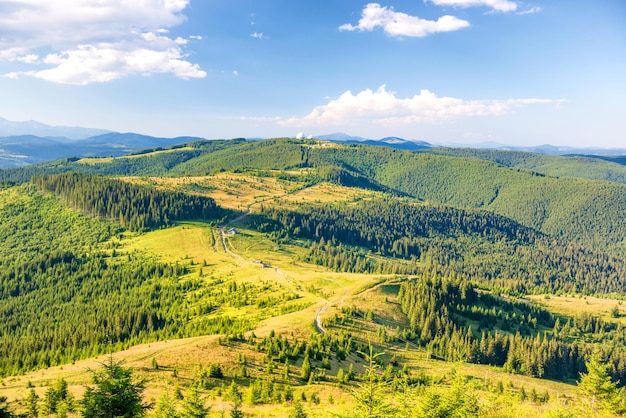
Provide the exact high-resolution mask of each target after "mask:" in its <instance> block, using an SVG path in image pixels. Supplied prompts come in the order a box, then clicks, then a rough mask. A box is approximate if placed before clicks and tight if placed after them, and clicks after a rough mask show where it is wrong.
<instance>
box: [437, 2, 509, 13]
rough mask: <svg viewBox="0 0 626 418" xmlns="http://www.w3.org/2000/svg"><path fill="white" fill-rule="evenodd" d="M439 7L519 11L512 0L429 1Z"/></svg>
mask: <svg viewBox="0 0 626 418" xmlns="http://www.w3.org/2000/svg"><path fill="white" fill-rule="evenodd" d="M428 1H430V2H432V3H434V4H436V5H437V6H455V7H474V6H486V7H491V8H492V9H493V10H496V11H498V12H514V11H516V10H517V2H514V1H510V0H428Z"/></svg>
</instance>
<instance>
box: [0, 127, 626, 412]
mask: <svg viewBox="0 0 626 418" xmlns="http://www.w3.org/2000/svg"><path fill="white" fill-rule="evenodd" d="M475 157H476V156H471V158H470V156H463V157H461V156H448V155H436V154H433V153H423V152H411V151H402V150H395V149H390V148H382V147H370V146H364V145H344V144H330V143H327V142H322V141H315V140H294V139H275V140H268V141H258V142H247V141H244V140H233V141H198V142H192V143H188V144H182V145H180V146H175V147H171V148H168V149H152V150H146V151H145V152H140V153H136V154H134V155H128V156H124V157H119V158H114V159H113V158H106V159H80V160H76V159H71V160H64V161H56V162H54V163H49V164H45V165H40V166H32V167H27V168H22V169H12V170H5V171H1V172H0V177H1V178H2V180H3V181H6V182H5V183H3V184H2V186H1V187H0V316H1V317H2V318H3V321H2V322H1V323H0V338H1V340H2V344H1V345H0V376H3V380H2V382H3V385H0V410H2V408H3V401H2V396H9V400H10V401H11V402H12V405H16V410H20V411H25V410H26V409H27V408H26V406H27V405H26V394H25V390H26V389H29V390H30V389H33V391H35V389H36V391H38V392H39V395H40V396H41V397H45V396H47V395H46V394H45V393H48V392H49V391H50V388H53V387H55V386H54V385H56V384H55V383H53V380H54V379H52V378H51V376H53V375H52V373H56V374H57V375H59V374H60V375H64V373H67V374H66V375H67V376H70V377H72V376H73V378H74V379H75V381H74V383H75V385H74V390H75V391H76V393H77V394H78V396H81V393H82V392H84V390H82V391H81V390H80V389H81V388H84V385H85V384H87V383H88V382H86V381H85V380H84V377H79V376H83V375H84V369H83V371H82V372H80V371H76V370H77V368H79V366H77V367H72V366H71V365H70V363H73V362H77V361H79V360H81V359H85V358H90V357H95V356H97V355H99V354H102V353H105V352H107V351H115V352H117V354H116V355H118V356H135V357H133V358H134V360H133V361H134V364H136V365H137V366H138V367H139V368H138V369H137V370H138V371H140V373H141V374H142V375H143V376H147V377H149V379H150V385H151V386H150V390H152V391H153V392H151V393H150V395H149V396H151V397H152V399H156V397H157V396H158V395H161V394H166V395H167V394H169V395H171V398H170V402H171V403H172V404H173V405H174V406H173V407H174V408H175V409H176V408H178V409H184V408H185V407H186V405H188V403H189V402H190V401H189V398H192V397H193V396H199V395H198V394H199V393H200V394H202V396H201V398H200V399H202V402H205V403H209V402H210V403H211V404H212V405H213V406H214V407H215V408H217V410H216V411H215V414H214V415H215V416H217V414H218V413H220V412H225V411H226V410H225V409H224V408H225V406H224V405H231V404H232V405H234V406H233V408H235V407H243V408H244V409H245V411H246V413H249V414H251V415H258V416H275V415H278V416H285V415H288V414H289V413H290V412H293V411H291V410H292V409H293V410H295V409H296V408H297V406H298V402H300V403H306V409H307V411H308V412H310V413H311V414H312V416H324V414H325V413H330V412H333V413H336V414H338V415H342V416H343V415H350V416H352V415H353V413H354V411H360V410H362V408H364V405H367V402H368V401H367V400H364V399H366V398H364V397H363V394H364V393H366V392H367V391H368V390H370V392H369V393H370V395H371V394H372V393H374V394H375V395H374V396H375V397H376V398H375V399H376V400H383V401H385V400H387V401H389V404H388V405H387V404H386V405H385V411H386V412H385V416H428V414H431V415H432V414H434V415H435V416H454V414H457V415H458V416H511V417H514V416H541V415H544V416H563V414H565V413H566V412H567V411H569V410H570V409H571V408H570V407H573V408H574V409H573V411H574V412H573V413H572V414H571V415H574V416H593V412H594V411H597V409H593V408H594V407H593V405H592V407H590V406H589V404H588V403H586V402H587V401H588V398H587V397H586V395H585V394H584V393H583V392H580V391H578V392H577V391H576V389H575V387H574V386H573V384H575V382H576V381H577V380H579V379H580V380H583V378H584V377H585V373H586V372H587V371H589V372H590V373H591V372H592V371H593V370H590V369H588V368H587V366H586V364H591V365H592V367H600V369H601V370H596V371H595V373H596V374H601V375H602V373H604V375H602V376H604V379H605V380H604V383H607V381H606V379H608V382H609V383H610V379H611V378H613V379H621V380H624V379H626V349H625V348H624V337H623V335H624V330H625V327H626V322H625V320H624V314H625V311H624V308H623V306H621V304H622V300H623V298H624V297H626V283H625V280H626V262H625V260H624V256H625V254H626V249H625V247H624V241H623V236H624V233H625V232H626V216H625V215H626V199H625V198H624V196H626V185H622V184H619V183H617V182H609V181H599V180H590V179H583V178H572V177H569V176H568V177H556V176H551V175H543V174H539V173H538V172H536V171H528V170H527V169H521V167H508V166H505V165H503V164H502V163H501V162H494V161H486V160H485V159H483V158H475ZM516 158H518V157H516ZM519 158H520V159H523V158H526V157H524V156H520V157H519ZM528 158H530V157H528ZM558 161H560V160H554V164H557V163H558ZM564 161H569V160H564ZM511 164H513V163H511ZM515 164H518V165H519V164H521V163H520V162H519V161H518V162H516V163H515ZM576 164H582V165H584V164H585V160H577V163H576ZM593 164H595V163H593ZM11 182H15V183H17V185H15V184H14V183H11ZM221 205H223V206H221ZM224 207H228V208H231V209H229V210H227V209H224ZM235 210H237V211H238V212H235ZM539 295H545V296H539ZM591 295H594V296H595V297H593V298H592V297H591ZM611 297H612V298H614V299H610V298H611ZM568 304H569V305H568ZM568 306H571V307H568ZM583 308H584V309H583ZM190 337H197V339H189V340H187V338H190ZM142 343H143V344H144V345H141V346H138V345H139V344H142ZM133 346H134V347H133ZM129 347H133V349H132V350H129V351H128V352H127V353H121V352H120V351H122V350H124V349H127V348H129ZM131 353H136V354H131ZM166 353H167V354H166ZM592 353H593V354H592ZM599 357H601V358H602V359H603V361H604V363H602V365H601V366H597V365H596V363H594V361H595V360H594V359H596V358H599ZM128 358H130V357H128ZM452 362H456V363H455V364H456V365H453V363H452ZM81 364H82V363H81ZM53 366H59V368H54V367H53ZM61 367H62V369H61ZM65 368H67V371H66V370H65ZM34 370H37V371H36V372H33V371H34ZM459 370H463V373H468V374H469V376H468V377H467V378H466V377H464V375H463V373H462V372H459ZM22 373H27V374H26V376H24V377H23V378H20V377H17V376H16V375H19V374H22ZM81 373H82V374H81ZM55 376H56V375H55ZM535 378H549V379H555V380H559V381H561V382H562V383H556V382H553V381H546V380H543V381H540V380H536V379H535ZM81 379H83V380H81ZM32 381H35V382H36V383H35V384H33V383H32ZM27 382H30V383H27ZM505 382H507V383H506V386H505ZM27 385H28V387H27ZM525 385H526V387H525ZM33 386H35V387H33ZM609 386H610V387H614V384H613V386H611V385H609ZM605 387H607V386H606V385H605ZM25 388H26V389H25ZM181 388H182V390H181ZM531 388H532V391H531ZM294 390H296V391H297V393H295V394H294ZM526 390H528V392H526ZM44 391H46V392H45V393H44ZM194 391H195V392H194ZM183 392H184V395H183ZM194 393H195V395H194ZM564 393H565V394H566V395H564ZM320 394H323V398H322V399H320V396H321V395H320ZM573 394H574V395H573ZM616 394H618V392H615V393H613V392H612V393H611V396H613V397H611V398H610V402H609V401H607V403H606V405H605V404H602V405H604V406H603V408H604V407H606V408H607V409H606V411H610V414H619V413H624V412H625V411H626V400H622V399H621V398H619V399H618V397H615V396H618V395H616ZM169 395H168V396H169ZM190 395H191V396H190ZM244 395H245V396H244ZM619 396H622V395H621V394H620V395H619ZM550 399H557V401H555V402H553V403H552V402H551V401H550ZM607 399H609V398H607ZM563 400H565V401H563ZM42 402H45V401H44V400H42ZM385 402H386V401H385ZM563 402H567V404H563ZM320 405H321V406H320ZM20 408H21V409H20ZM495 410H497V411H499V414H496V413H495V412H494V411H495ZM314 411H322V412H321V413H320V412H314ZM505 412H506V413H505ZM315 414H317V415H315ZM416 414H417V415H416ZM571 415H569V416H571Z"/></svg>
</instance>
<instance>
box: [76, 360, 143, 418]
mask: <svg viewBox="0 0 626 418" xmlns="http://www.w3.org/2000/svg"><path fill="white" fill-rule="evenodd" d="M92 382H93V384H94V387H88V388H87V390H86V391H85V395H84V397H83V399H82V400H81V402H80V403H81V405H82V407H83V416H84V417H86V418H100V417H124V418H131V417H143V416H145V415H146V410H147V409H149V408H151V406H150V405H148V404H144V403H143V401H142V394H143V391H144V389H145V381H143V380H139V381H134V380H133V371H132V369H131V368H126V367H123V366H122V364H121V362H118V361H114V360H113V356H111V357H109V360H108V361H107V362H106V363H103V364H102V369H99V370H92Z"/></svg>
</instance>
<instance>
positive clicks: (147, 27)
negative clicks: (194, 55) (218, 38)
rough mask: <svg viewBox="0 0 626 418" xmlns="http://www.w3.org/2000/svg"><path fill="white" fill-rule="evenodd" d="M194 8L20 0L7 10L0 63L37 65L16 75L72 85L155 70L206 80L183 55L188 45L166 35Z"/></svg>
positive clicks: (124, 1) (180, 1)
mask: <svg viewBox="0 0 626 418" xmlns="http://www.w3.org/2000/svg"><path fill="white" fill-rule="evenodd" d="M5 3H6V2H5ZM188 5H189V0H142V1H128V0H107V1H101V0H55V1H54V2H44V1H41V0H14V1H12V2H9V3H8V4H5V5H4V6H0V9H2V13H0V28H1V29H0V60H5V61H20V62H22V63H25V64H30V65H32V66H33V67H31V68H30V69H26V70H23V69H22V68H20V71H15V72H12V73H9V74H6V75H7V76H9V77H14V78H15V77H19V76H31V77H37V78H42V79H45V80H48V81H52V82H56V83H67V84H88V83H91V82H106V81H111V80H114V79H118V78H122V77H126V76H130V75H136V74H142V75H150V74H155V73H171V74H173V75H175V76H177V77H180V78H198V77H205V76H206V73H205V72H204V71H202V70H201V69H200V68H199V66H198V65H197V64H193V63H191V62H189V61H188V59H187V54H186V53H185V51H184V50H183V48H184V47H185V46H186V45H187V44H188V42H189V40H188V39H184V38H180V37H178V38H170V37H168V35H167V34H168V33H169V30H168V29H167V28H169V27H173V26H176V25H179V24H181V23H183V22H184V21H185V19H186V17H185V16H184V15H183V10H184V9H185V8H186V7H187V6H188ZM189 39H201V37H189ZM42 51H43V54H42ZM35 52H37V54H36V53H35ZM39 55H41V56H42V57H40V56H39Z"/></svg>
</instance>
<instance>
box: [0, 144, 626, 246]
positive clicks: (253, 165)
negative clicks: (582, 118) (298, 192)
mask: <svg viewBox="0 0 626 418" xmlns="http://www.w3.org/2000/svg"><path fill="white" fill-rule="evenodd" d="M190 147H191V148H194V147H195V148H194V149H193V150H191V151H189V150H187V151H183V150H172V152H169V153H157V154H146V155H140V156H136V157H133V158H125V159H116V160H115V161H114V162H111V161H104V162H101V163H99V162H98V161H92V162H90V164H83V163H79V162H75V161H74V162H69V163H62V162H57V163H55V164H56V165H54V164H51V165H48V166H37V167H31V168H28V169H24V170H25V171H24V170H23V171H19V170H5V171H0V176H1V179H4V180H11V181H23V180H24V179H30V177H32V175H33V174H34V173H41V172H43V173H47V172H50V171H52V172H54V171H68V170H75V171H79V172H85V173H102V174H109V175H127V174H128V173H141V175H149V174H150V173H154V171H150V170H151V169H148V167H152V166H153V165H152V164H151V163H150V161H153V160H151V159H156V161H159V160H160V159H168V161H170V162H171V164H166V165H165V166H163V167H162V168H160V169H159V170H157V171H156V172H158V173H161V174H166V175H169V176H199V175H207V174H211V173H216V172H219V171H245V170H248V169H252V170H289V169H299V168H305V169H310V170H313V172H311V181H321V180H333V176H332V174H333V173H343V175H342V176H335V179H334V181H339V182H340V181H342V180H343V181H346V180H347V181H348V183H350V182H352V185H359V186H362V187H372V188H376V189H379V190H388V191H393V192H395V193H397V194H403V195H407V196H411V197H414V198H418V199H421V200H425V201H430V202H433V203H437V204H445V205H448V206H454V207H457V208H468V209H485V210H488V211H493V212H494V213H497V214H499V215H502V216H506V217H508V218H511V219H513V220H515V221H516V222H519V223H520V224H523V225H525V226H528V227H531V228H534V229H537V230H539V231H541V232H544V233H546V234H550V235H554V236H558V237H560V238H562V239H565V240H569V241H573V242H576V243H578V244H581V245H585V246H588V247H590V248H594V249H600V250H602V251H609V252H612V253H615V254H620V255H626V243H625V242H624V238H623V237H624V236H626V199H625V198H624V196H626V185H623V184H618V183H613V182H606V181H593V180H587V179H578V178H569V177H562V178H556V177H550V176H544V175H542V174H539V173H536V172H529V171H526V170H520V169H516V168H509V167H506V166H503V165H501V164H499V163H495V162H492V161H485V160H482V159H480V158H478V159H477V158H459V157H450V156H441V155H435V154H432V153H423V152H411V151H401V150H395V149H391V148H385V147H371V146H364V145H341V144H331V143H325V142H320V141H315V140H296V139H273V140H266V141H256V142H248V141H243V140H235V141H230V142H229V141H217V142H213V141H206V142H199V143H195V144H191V145H190ZM178 153H183V154H181V155H185V157H184V158H182V157H181V155H179V156H178V157H176V158H179V160H177V161H176V162H173V161H172V160H169V159H172V158H174V156H175V155H178ZM185 153H187V154H185ZM188 153H191V154H188ZM516 155H517V154H516ZM187 157H189V158H187ZM526 157H528V156H527V155H522V156H519V157H515V158H513V160H515V159H517V160H520V159H523V158H526ZM533 158H534V157H533ZM118 160H119V161H121V160H124V161H123V163H121V162H120V163H119V164H123V167H122V166H117V167H116V166H115V164H118V163H117V161H118ZM502 162H504V161H502ZM593 164H595V163H593ZM593 164H591V165H590V167H591V166H593ZM126 165H130V167H135V168H129V167H127V166H126ZM137 167H145V169H144V168H142V169H139V168H137ZM577 170H578V169H577ZM581 170H582V168H581ZM348 185H350V184H348Z"/></svg>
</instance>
